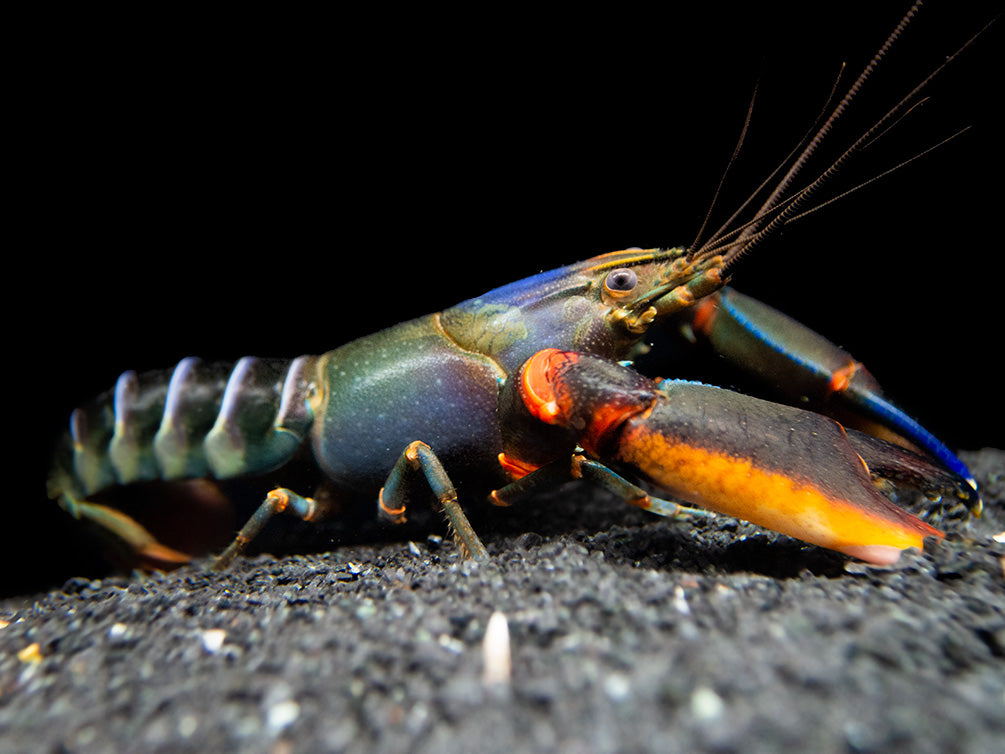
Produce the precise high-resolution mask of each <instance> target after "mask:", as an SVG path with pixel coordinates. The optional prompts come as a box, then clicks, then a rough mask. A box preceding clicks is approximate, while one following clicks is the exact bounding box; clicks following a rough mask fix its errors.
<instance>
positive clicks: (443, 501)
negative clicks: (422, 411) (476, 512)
mask: <svg viewBox="0 0 1005 754" xmlns="http://www.w3.org/2000/svg"><path fill="white" fill-rule="evenodd" d="M412 471H422V472H423V474H425V477H426V481H428V482H429V486H430V488H431V489H432V491H433V494H434V495H436V499H437V500H439V501H440V505H442V506H443V512H444V513H445V514H446V516H447V521H448V522H449V524H450V530H451V531H452V532H453V535H454V538H455V540H456V541H457V543H458V544H459V545H460V547H461V549H462V551H463V552H464V554H465V555H467V556H470V557H472V558H474V559H475V560H486V559H487V558H488V556H489V553H488V550H486V549H485V545H483V544H482V542H481V540H480V539H479V538H478V535H477V534H475V530H474V529H473V528H472V527H471V523H470V522H469V521H468V518H467V516H465V515H464V511H463V510H461V506H460V504H459V503H458V502H457V490H455V489H454V485H453V483H452V482H451V481H450V477H449V476H447V472H446V470H445V469H444V468H443V464H442V463H440V459H439V458H437V457H436V454H435V453H434V452H433V451H432V449H431V448H430V447H429V446H428V445H426V443H424V442H418V441H416V442H413V443H411V444H410V445H409V446H408V447H407V448H405V451H404V452H403V453H402V454H401V455H400V456H399V457H398V461H397V463H395V465H394V468H393V469H392V470H391V473H390V475H388V477H387V482H386V483H385V484H384V486H383V487H382V488H381V490H380V494H379V496H378V508H379V512H380V515H381V516H382V517H384V518H385V519H387V520H389V521H391V522H392V523H403V522H404V520H405V487H406V486H407V485H408V484H409V482H410V477H411V472H412Z"/></svg>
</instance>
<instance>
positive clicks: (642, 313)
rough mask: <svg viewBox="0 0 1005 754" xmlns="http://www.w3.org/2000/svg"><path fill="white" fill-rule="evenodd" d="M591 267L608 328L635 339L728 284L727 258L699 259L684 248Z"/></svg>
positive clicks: (631, 253) (614, 257)
mask: <svg viewBox="0 0 1005 754" xmlns="http://www.w3.org/2000/svg"><path fill="white" fill-rule="evenodd" d="M586 264H589V265H592V268H593V272H594V276H595V278H594V284H593V290H594V291H595V295H596V296H598V297H599V299H600V302H601V303H602V304H603V305H604V306H606V307H607V316H606V325H607V326H608V327H610V328H612V329H614V330H615V331H618V330H620V331H624V332H626V333H628V334H630V335H633V336H639V335H641V334H642V333H644V332H645V331H646V330H647V329H648V327H649V325H651V324H652V323H653V322H655V321H657V320H659V319H663V318H664V317H667V316H669V315H671V314H675V313H676V312H679V311H681V310H683V309H687V308H688V307H690V306H693V305H694V304H695V303H696V302H697V301H699V300H700V299H702V298H704V297H705V296H708V295H709V294H711V293H714V292H715V291H717V290H719V289H720V288H721V287H722V286H723V285H724V284H725V277H724V276H723V274H722V265H723V258H722V257H721V256H706V257H694V256H692V255H691V254H689V253H688V251H687V250H686V249H683V248H672V249H626V250H625V251H615V252H611V253H609V254H602V255H600V256H598V257H594V258H593V259H590V260H587V262H586Z"/></svg>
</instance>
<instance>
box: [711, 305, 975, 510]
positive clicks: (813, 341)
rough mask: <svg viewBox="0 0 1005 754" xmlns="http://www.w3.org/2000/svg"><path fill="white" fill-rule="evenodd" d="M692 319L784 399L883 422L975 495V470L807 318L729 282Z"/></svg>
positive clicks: (719, 349) (726, 354) (713, 342)
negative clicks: (793, 315) (785, 311)
mask: <svg viewBox="0 0 1005 754" xmlns="http://www.w3.org/2000/svg"><path fill="white" fill-rule="evenodd" d="M692 325H693V329H694V331H695V332H696V334H701V335H704V336H705V337H706V338H707V339H708V341H709V343H710V344H711V345H712V348H713V349H714V350H715V352H716V353H717V354H719V355H720V356H723V357H725V358H726V359H727V360H728V361H730V362H731V363H733V364H734V365H735V366H737V367H738V368H742V369H745V370H748V371H750V372H751V373H752V374H753V375H754V376H755V377H757V378H758V379H760V380H761V381H763V382H764V383H765V384H767V385H768V386H769V387H770V388H772V389H774V390H777V391H778V392H779V393H780V394H781V395H783V396H785V397H786V398H787V399H789V400H802V399H808V400H809V401H810V402H811V405H812V406H817V405H818V406H819V409H818V410H825V411H828V409H831V410H833V409H834V408H841V409H844V411H846V412H850V413H851V414H854V415H856V416H859V417H862V418H864V419H866V420H868V421H871V422H875V423H878V424H879V425H881V426H882V427H884V428H886V429H887V430H888V431H890V432H891V433H893V434H894V435H895V436H899V437H900V438H903V439H904V440H907V441H908V442H910V443H912V444H913V445H915V446H917V447H919V448H922V449H923V450H925V451H926V452H928V453H930V454H931V455H933V456H934V457H935V458H937V459H938V460H939V461H940V462H941V463H942V464H943V465H944V466H946V468H948V469H949V470H951V471H952V472H953V473H955V474H957V475H959V476H960V477H962V478H963V479H964V480H966V481H967V482H968V483H969V484H970V486H971V488H972V489H973V491H974V494H975V495H976V489H977V484H976V482H975V481H974V478H973V475H972V474H971V473H970V471H969V470H968V469H967V467H966V465H965V464H964V463H963V462H962V461H961V460H960V459H959V458H957V457H956V455H955V454H954V453H953V452H952V451H951V450H949V449H948V448H947V447H946V446H945V445H944V444H943V443H942V442H941V441H939V440H938V439H937V438H936V437H935V436H934V435H932V433H931V432H929V431H928V430H927V429H925V428H924V427H922V426H921V425H920V424H919V423H918V422H917V421H915V420H914V419H913V418H911V417H910V416H909V415H908V414H906V413H905V412H904V411H903V410H902V409H900V408H898V407H897V406H895V405H894V404H892V403H891V402H890V401H889V400H887V399H886V398H885V397H884V396H883V394H882V388H881V387H880V386H879V383H878V382H876V380H875V378H873V377H872V375H871V374H869V372H868V370H867V369H866V368H865V367H863V366H862V365H861V364H860V363H859V362H857V361H855V360H854V359H853V358H852V356H851V354H849V353H848V352H847V351H845V350H843V349H841V348H839V347H838V346H835V345H834V344H833V343H831V342H830V341H828V340H827V339H826V338H824V337H823V336H821V335H818V334H817V333H815V332H813V331H812V330H810V329H809V328H808V327H806V326H805V325H803V324H801V323H799V322H797V321H796V320H794V319H792V318H791V317H788V316H787V315H785V314H782V313H781V312H779V311H778V310H776V309H773V308H772V307H770V306H768V305H767V304H764V303H762V302H760V301H758V300H757V299H754V298H752V297H750V296H745V295H743V294H742V293H739V292H738V291H735V290H733V289H730V288H724V289H723V290H722V291H720V292H719V293H718V294H716V295H714V296H710V297H709V298H708V299H707V300H706V301H704V302H702V304H700V305H699V306H698V307H696V308H695V314H694V319H693V322H692ZM891 439H893V438H891Z"/></svg>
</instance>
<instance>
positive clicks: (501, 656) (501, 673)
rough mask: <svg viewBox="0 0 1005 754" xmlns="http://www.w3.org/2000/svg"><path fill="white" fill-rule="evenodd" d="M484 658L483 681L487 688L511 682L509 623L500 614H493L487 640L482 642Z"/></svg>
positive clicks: (486, 636)
mask: <svg viewBox="0 0 1005 754" xmlns="http://www.w3.org/2000/svg"><path fill="white" fill-rule="evenodd" d="M482 658H483V661H484V664H485V667H484V673H483V675H482V680H483V682H484V683H485V685H487V686H492V685H496V684H507V683H509V681H510V672H511V665H510V641H509V623H508V622H507V620H506V616H505V615H504V614H503V613H500V612H498V611H497V612H494V613H492V616H491V617H490V618H489V623H488V626H486V628H485V638H484V639H483V640H482Z"/></svg>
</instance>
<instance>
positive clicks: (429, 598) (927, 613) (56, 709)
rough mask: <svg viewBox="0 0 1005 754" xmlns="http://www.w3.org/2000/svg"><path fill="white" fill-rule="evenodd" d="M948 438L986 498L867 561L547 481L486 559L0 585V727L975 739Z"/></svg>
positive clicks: (543, 745) (978, 713) (984, 676)
mask: <svg viewBox="0 0 1005 754" xmlns="http://www.w3.org/2000/svg"><path fill="white" fill-rule="evenodd" d="M965 458H966V460H967V461H968V462H969V463H971V464H972V467H973V468H974V470H975V472H976V474H977V475H978V479H979V481H980V482H981V483H982V486H983V492H984V496H985V502H986V506H987V512H986V514H985V516H984V517H983V518H982V519H981V520H979V521H976V522H972V523H970V524H968V525H967V526H966V527H965V528H964V529H962V530H960V531H956V532H954V533H953V534H952V535H951V536H950V537H949V539H948V540H947V541H946V542H944V543H939V544H936V545H934V546H932V547H931V548H930V550H929V551H927V552H925V553H923V554H922V553H909V554H907V555H905V557H903V558H902V561H901V563H900V564H898V566H896V567H894V568H891V569H880V568H872V567H867V566H863V565H861V564H858V563H854V562H850V561H848V560H847V559H845V558H843V557H841V556H838V555H836V554H833V553H830V552H826V551H823V550H820V549H818V548H813V547H805V546H802V545H801V544H799V543H797V542H794V541H793V540H790V539H787V538H785V537H782V536H778V535H774V534H770V533H765V532H764V531H762V530H760V529H757V528H756V527H753V526H748V525H745V524H741V523H738V522H736V521H733V520H730V519H725V518H718V519H716V520H714V521H708V522H697V523H694V524H691V525H688V524H674V523H671V522H666V521H662V520H653V519H651V518H648V517H646V516H645V515H644V514H642V513H640V512H638V511H625V510H624V509H622V508H621V507H620V506H618V505H614V504H612V503H611V502H610V501H608V500H606V499H603V498H598V499H594V498H593V497H591V496H590V495H589V494H588V493H587V492H585V491H584V490H583V489H582V488H576V487H573V488H571V489H567V490H565V491H563V492H562V493H561V494H557V495H555V496H554V497H553V498H552V499H548V500H545V501H542V503H541V505H539V506H537V507H536V508H535V509H534V510H530V511H525V512H523V513H519V512H517V513H513V512H504V513H505V514H506V515H505V516H502V517H500V518H498V520H495V521H490V522H488V523H490V524H493V526H492V529H491V532H492V533H490V534H488V536H486V540H487V544H488V546H489V548H490V550H491V552H492V553H493V555H494V557H493V560H492V562H490V563H488V564H486V565H476V564H474V563H471V562H463V561H461V560H460V559H459V558H458V554H457V551H456V549H455V548H454V547H453V545H452V544H450V543H449V542H446V543H444V542H442V541H439V540H438V539H437V538H436V537H431V538H429V539H424V540H418V541H415V542H413V543H397V544H390V545H388V544H383V545H378V546H372V547H363V546H353V547H349V548H343V549H338V550H336V551H334V552H331V553H328V554H323V555H312V556H291V557H287V558H283V559H276V558H273V557H271V556H265V555H263V556H258V557H255V558H250V559H247V560H243V561H240V562H238V563H237V564H235V566H234V567H233V568H231V569H230V570H229V571H227V572H225V573H219V574H217V573H212V572H209V571H207V570H205V569H204V568H202V567H187V568H184V569H181V570H179V571H176V572H174V573H171V574H166V575H165V574H157V575H154V576H151V577H149V578H145V579H139V578H133V579H125V578H107V579H103V580H87V579H82V578H81V579H71V580H70V581H68V582H67V583H66V584H65V585H64V586H63V588H62V589H61V590H57V591H52V592H50V593H47V594H38V595H35V596H32V597H27V598H25V597H17V598H9V599H7V600H5V601H3V602H0V617H2V618H3V619H4V620H5V621H6V625H5V626H4V628H2V629H0V647H2V653H0V751H4V752H64V751H73V752H105V751H108V752H122V751H130V752H133V751H141V752H146V751H170V752H176V751H198V752H209V751H236V750H240V751H266V752H292V751H312V752H313V751H349V752H379V751H395V752H400V751H418V752H439V753H443V752H467V751H479V752H495V751H505V752H514V751H557V752H613V751H619V752H631V751H660V752H694V751H717V752H732V751H737V752H739V751H743V752H760V751H764V752H779V751H800V752H804V751H812V752H871V751H884V752H887V751H910V752H947V751H953V752H989V753H990V752H1000V751H1002V741H1003V740H1005V579H1003V551H1005V545H1002V544H1000V543H997V542H995V541H994V540H992V539H991V537H992V535H994V534H996V533H998V532H1001V531H1002V530H1003V529H1005V505H1003V497H1005V494H1003V493H1005V452H1003V451H1001V450H990V449H989V450H984V451H981V452H979V453H970V454H966V455H965ZM493 515H495V514H493ZM480 525H481V526H485V525H486V522H484V521H483V522H480ZM484 531H489V530H484ZM525 532H533V533H525ZM493 611H502V612H503V613H505V614H506V616H507V618H508V624H509V631H510V635H511V643H512V677H511V681H510V682H509V684H504V685H491V686H487V685H485V684H484V683H483V681H482V672H483V654H482V638H483V635H484V632H485V627H486V624H487V622H488V620H489V616H490V615H491V614H492V612H493Z"/></svg>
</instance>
